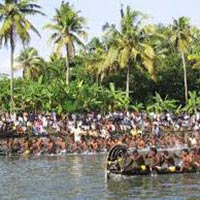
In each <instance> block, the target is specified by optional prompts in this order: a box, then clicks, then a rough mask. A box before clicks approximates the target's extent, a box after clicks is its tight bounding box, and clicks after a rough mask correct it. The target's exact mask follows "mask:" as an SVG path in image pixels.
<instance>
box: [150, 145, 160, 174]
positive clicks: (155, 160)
mask: <svg viewBox="0 0 200 200" xmlns="http://www.w3.org/2000/svg"><path fill="white" fill-rule="evenodd" d="M146 158H148V159H150V161H151V165H150V170H151V171H152V170H159V169H161V166H162V156H161V155H160V154H159V153H158V151H157V149H156V147H151V148H150V154H147V155H146Z"/></svg>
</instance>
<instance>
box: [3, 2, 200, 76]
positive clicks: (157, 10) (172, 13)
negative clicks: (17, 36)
mask: <svg viewBox="0 0 200 200" xmlns="http://www.w3.org/2000/svg"><path fill="white" fill-rule="evenodd" d="M3 1H4V0H0V2H3ZM61 2H62V0H38V4H40V5H41V6H42V8H43V11H44V12H45V13H46V15H47V16H46V17H42V16H35V17H33V18H31V21H32V23H33V24H34V25H35V26H36V27H37V29H38V30H39V32H40V33H41V35H42V38H38V37H37V36H36V35H33V37H32V40H31V43H30V46H33V47H35V48H36V49H38V51H39V54H40V55H41V56H43V57H44V58H48V56H49V55H50V54H51V52H52V51H53V48H52V46H51V45H49V44H48V42H47V40H48V38H49V35H50V34H51V32H50V31H49V30H44V29H43V26H44V25H45V24H47V23H49V22H50V20H51V19H52V17H53V16H54V13H55V8H56V7H59V5H60V3H61ZM69 2H70V3H72V4H73V5H74V7H75V9H76V10H81V15H82V16H84V17H85V18H86V19H87V27H88V28H89V29H88V30H87V32H88V36H89V39H90V38H92V37H94V36H101V33H102V26H103V25H104V24H105V23H106V22H109V23H115V24H119V20H120V12H119V9H120V5H121V4H124V5H130V6H131V7H132V8H134V9H136V10H140V11H142V12H144V13H146V14H149V15H150V16H151V17H152V18H151V20H150V22H153V23H159V22H161V23H164V24H168V23H171V22H172V20H173V18H178V17H181V16H187V17H190V18H191V23H192V24H193V25H196V26H198V27H200V11H199V9H200V0H69ZM17 46H18V48H17V50H16V55H15V56H17V55H18V54H19V50H20V48H21V45H19V44H17ZM9 59H10V54H9V49H7V50H6V48H4V47H3V48H2V49H0V73H9V72H10V67H9V66H10V61H9Z"/></svg>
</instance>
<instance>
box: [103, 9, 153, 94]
mask: <svg viewBox="0 0 200 200" xmlns="http://www.w3.org/2000/svg"><path fill="white" fill-rule="evenodd" d="M145 17H146V16H145V15H143V14H141V13H140V12H138V11H135V10H132V9H131V8H130V7H129V6H127V8H126V10H125V12H124V10H123V9H121V26H120V30H118V29H117V28H116V26H113V25H111V26H110V25H107V26H106V27H104V28H105V30H106V37H110V40H111V44H110V48H109V53H108V56H107V58H108V60H107V62H108V63H106V65H107V66H113V65H110V63H115V64H114V66H116V64H117V63H118V65H119V66H120V68H121V69H126V96H127V97H129V87H130V86H129V85H130V70H131V67H135V68H136V67H138V66H141V67H142V68H143V67H144V68H146V69H147V70H148V72H149V73H150V74H151V77H152V78H153V79H154V80H155V71H154V66H153V59H154V56H155V54H154V50H153V48H152V47H151V46H150V45H149V43H148V40H147V34H146V33H145V31H144V29H143V26H142V21H143V19H144V18H145ZM142 68H141V69H142Z"/></svg>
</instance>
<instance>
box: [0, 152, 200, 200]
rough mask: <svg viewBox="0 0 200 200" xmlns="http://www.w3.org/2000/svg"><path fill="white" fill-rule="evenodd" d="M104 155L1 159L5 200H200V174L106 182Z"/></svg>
mask: <svg viewBox="0 0 200 200" xmlns="http://www.w3.org/2000/svg"><path fill="white" fill-rule="evenodd" d="M104 160H105V156H103V155H89V156H86V155H85V156H84V155H80V156H52V157H51V156H47V157H35V158H34V157H32V158H28V157H27V158H19V157H12V158H5V157H2V158H0V178H1V181H0V199H1V200H27V199H28V200H29V199H30V200H38V199H42V200H54V199H56V200H64V199H73V200H74V199H75V200H79V199H80V200H82V199H92V200H95V199H98V200H99V199H108V200H118V199H120V200H121V199H124V200H127V199H167V200H168V199H181V200H182V199H191V200H192V199H200V195H199V191H200V174H183V175H178V174H177V175H160V176H157V177H150V176H142V177H134V178H128V179H126V180H124V179H123V180H122V179H120V180H115V181H113V180H109V181H108V182H107V183H106V182H105V176H104Z"/></svg>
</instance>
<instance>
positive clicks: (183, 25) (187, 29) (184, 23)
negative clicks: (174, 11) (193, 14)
mask: <svg viewBox="0 0 200 200" xmlns="http://www.w3.org/2000/svg"><path fill="white" fill-rule="evenodd" d="M191 30H192V29H191V26H190V20H189V18H187V17H180V18H179V19H174V22H173V25H172V26H171V41H172V42H173V44H174V45H175V48H176V49H177V50H178V52H179V53H180V56H181V60H182V65H183V75H184V89H185V103H187V100H188V84H187V69H186V59H185V54H186V53H187V47H188V45H189V42H190V41H191V38H192V32H191Z"/></svg>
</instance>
